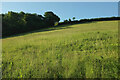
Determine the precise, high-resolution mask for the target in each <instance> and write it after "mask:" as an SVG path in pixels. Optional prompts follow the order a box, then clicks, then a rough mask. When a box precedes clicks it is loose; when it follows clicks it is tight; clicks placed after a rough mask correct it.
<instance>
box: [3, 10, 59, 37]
mask: <svg viewBox="0 0 120 80" xmlns="http://www.w3.org/2000/svg"><path fill="white" fill-rule="evenodd" d="M59 21H60V18H59V17H58V16H57V15H56V14H54V13H53V12H45V13H44V16H42V15H38V14H31V13H24V12H22V11H21V12H19V13H17V12H12V11H9V12H8V13H6V14H2V36H3V37H6V36H10V35H15V34H19V33H24V32H29V31H33V30H38V29H42V28H47V27H50V26H54V25H55V23H56V22H59Z"/></svg>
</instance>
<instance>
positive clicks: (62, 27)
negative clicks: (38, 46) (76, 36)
mask: <svg viewBox="0 0 120 80" xmlns="http://www.w3.org/2000/svg"><path fill="white" fill-rule="evenodd" d="M67 26H70V24H69V25H68V24H67V25H59V26H54V27H50V28H44V29H40V30H34V31H30V32H25V33H19V34H15V35H11V36H7V37H2V39H5V38H9V37H16V36H22V35H26V34H31V33H36V32H45V31H53V30H60V29H67V28H71V27H67Z"/></svg>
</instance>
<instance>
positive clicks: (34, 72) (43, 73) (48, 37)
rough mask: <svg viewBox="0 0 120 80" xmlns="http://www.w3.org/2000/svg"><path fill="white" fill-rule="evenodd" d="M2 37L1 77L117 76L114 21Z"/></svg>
mask: <svg viewBox="0 0 120 80" xmlns="http://www.w3.org/2000/svg"><path fill="white" fill-rule="evenodd" d="M51 29H54V30H48V31H41V32H36V33H28V34H25V35H21V36H15V37H9V38H4V39H3V40H2V41H3V42H2V43H3V47H2V59H3V60H2V61H3V65H2V70H3V71H2V72H3V78H22V77H23V78H46V77H48V78H53V77H54V78H58V77H59V78H61V77H62V78H76V77H77V78H111V77H112V78H117V77H118V67H119V66H120V64H119V63H118V53H117V52H118V21H100V22H93V23H85V24H76V25H69V26H64V27H58V28H57V27H55V28H51Z"/></svg>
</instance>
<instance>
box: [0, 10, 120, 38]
mask: <svg viewBox="0 0 120 80" xmlns="http://www.w3.org/2000/svg"><path fill="white" fill-rule="evenodd" d="M0 15H2V37H7V36H11V35H15V34H19V33H24V32H29V31H34V30H39V29H43V28H49V27H51V26H57V25H58V26H59V25H65V24H78V23H87V22H93V21H108V20H120V17H108V18H94V19H80V20H75V17H73V18H72V19H73V20H71V19H70V18H69V19H68V20H64V22H59V21H60V18H59V17H58V16H57V15H56V14H54V13H53V12H51V11H49V12H45V13H44V16H42V15H38V14H35V13H34V14H31V13H24V12H23V11H21V12H19V13H17V12H12V11H8V13H5V14H0Z"/></svg>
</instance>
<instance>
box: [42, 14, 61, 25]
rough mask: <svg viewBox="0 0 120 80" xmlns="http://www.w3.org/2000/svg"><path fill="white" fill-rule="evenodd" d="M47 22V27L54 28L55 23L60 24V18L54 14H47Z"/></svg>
mask: <svg viewBox="0 0 120 80" xmlns="http://www.w3.org/2000/svg"><path fill="white" fill-rule="evenodd" d="M44 16H45V21H46V22H47V25H50V26H54V24H55V22H59V21H60V18H59V17H58V16H57V15H55V14H54V13H53V12H45V14H44Z"/></svg>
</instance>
